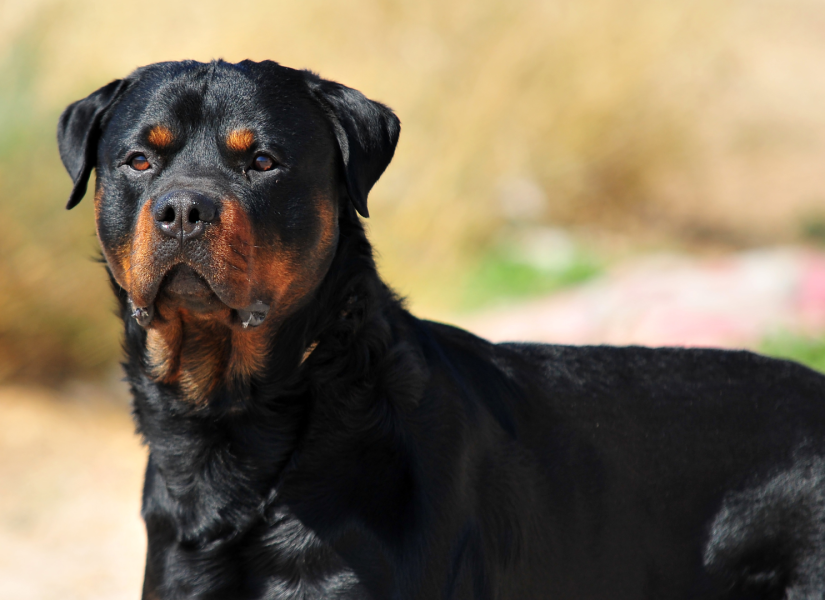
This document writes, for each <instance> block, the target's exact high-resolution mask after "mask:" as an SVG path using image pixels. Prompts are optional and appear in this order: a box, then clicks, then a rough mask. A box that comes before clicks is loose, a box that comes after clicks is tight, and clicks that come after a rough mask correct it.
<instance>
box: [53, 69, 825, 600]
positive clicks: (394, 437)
mask: <svg viewBox="0 0 825 600" xmlns="http://www.w3.org/2000/svg"><path fill="white" fill-rule="evenodd" d="M398 136H399V121H398V119H397V118H396V116H395V115H394V114H393V112H392V111H391V110H390V109H389V108H387V107H386V106H384V105H382V104H380V103H378V102H374V101H371V100H368V99H367V98H365V97H364V96H363V95H362V94H361V93H359V92H357V91H355V90H353V89H350V88H347V87H345V86H343V85H340V84H338V83H334V82H332V81H327V80H324V79H322V78H320V77H319V76H317V75H315V74H314V73H312V72H309V71H301V70H293V69H289V68H286V67H283V66H280V65H278V64H277V63H274V62H259V63H256V62H249V61H245V62H241V63H238V64H229V63H226V62H223V61H216V62H211V63H209V64H204V63H198V62H190V61H186V62H169V63H162V64H155V65H150V66H147V67H144V68H140V69H138V70H137V71H135V72H134V73H132V74H131V75H129V76H128V77H126V78H125V79H122V80H117V81H113V82H112V83H110V84H108V85H106V86H104V87H102V88H100V89H99V90H97V91H96V92H94V93H92V94H91V95H90V96H88V97H87V98H85V99H83V100H80V101H78V102H75V103H74V104H72V105H71V106H69V107H68V108H67V109H66V111H65V112H64V113H63V115H62V117H61V118H60V123H59V130H58V141H59V147H60V155H61V157H62V160H63V163H64V164H65V166H66V168H67V169H68V171H69V173H70V175H71V177H72V179H73V180H74V189H73V190H72V192H71V196H70V200H69V208H71V207H72V206H74V205H75V204H77V203H78V202H79V201H80V200H81V198H82V197H83V195H84V193H85V191H86V186H87V181H88V179H89V175H90V173H91V171H92V169H93V168H94V169H96V171H97V175H96V184H95V195H94V202H95V215H96V227H97V235H98V238H99V240H100V244H101V247H102V249H103V256H104V258H105V262H106V265H107V267H108V270H109V273H110V275H111V281H112V286H113V288H114V291H115V293H116V295H117V298H118V300H119V311H120V314H121V316H122V318H123V323H124V327H125V337H124V347H125V353H126V356H127V359H126V362H125V370H126V373H127V377H128V380H129V382H130V384H131V389H132V393H133V395H134V416H135V419H136V422H137V425H138V429H139V431H140V433H141V434H142V436H143V439H144V440H145V442H146V444H147V445H148V447H149V451H150V452H149V461H148V466H147V469H146V479H145V488H144V492H143V509H142V515H143V518H144V520H145V522H146V529H147V534H148V555H147V559H146V573H145V583H144V587H143V598H144V599H145V600H150V599H153V600H173V599H175V600H177V599H184V598H198V599H228V598H231V599H253V598H267V599H274V598H338V599H344V598H347V599H354V598H372V599H384V598H391V599H398V600H401V599H413V598H417V599H428V600H429V599H432V598H456V599H458V598H462V599H463V598H478V599H490V600H493V599H497V600H501V599H518V600H525V599H527V598H548V599H552V600H573V599H575V600H582V599H605V600H607V599H609V600H619V599H656V600H663V599H683V598H684V599H687V598H704V599H756V598H761V599H776V600H779V599H782V598H785V599H788V600H797V599H803V598H805V599H814V598H819V599H821V598H823V597H825V377H823V376H821V375H819V374H817V373H815V372H813V371H811V370H809V369H807V368H804V367H802V366H800V365H797V364H794V363H791V362H784V361H779V360H772V359H768V358H764V357H761V356H758V355H755V354H750V353H748V352H725V351H717V350H688V349H649V348H640V347H635V348H615V347H601V346H600V347H567V346H553V345H539V344H519V343H511V344H492V343H489V342H487V341H485V340H482V339H479V338H477V337H475V336H473V335H471V334H470V333H467V332H465V331H462V330H459V329H456V328H453V327H450V326H447V325H442V324H438V323H433V322H427V321H422V320H419V319H416V318H415V317H413V316H412V315H411V314H410V313H408V312H407V311H406V310H405V308H404V306H403V303H402V302H401V301H400V300H399V298H398V297H397V296H396V295H395V294H394V293H393V292H392V290H391V289H390V288H388V287H387V285H385V284H384V283H383V282H382V280H381V279H380V277H379V276H378V274H377V272H376V267H375V263H374V262H373V256H372V251H371V247H370V244H369V242H368V241H367V238H366V236H365V234H364V229H363V226H362V222H361V217H367V214H368V209H367V195H368V193H369V191H370V189H371V188H372V186H373V184H375V182H376V180H377V179H378V178H379V177H380V176H381V174H382V173H383V171H384V169H385V168H386V167H387V165H388V164H389V162H390V159H391V158H392V156H393V153H394V150H395V146H396V142H397V141H398ZM359 215H360V217H359Z"/></svg>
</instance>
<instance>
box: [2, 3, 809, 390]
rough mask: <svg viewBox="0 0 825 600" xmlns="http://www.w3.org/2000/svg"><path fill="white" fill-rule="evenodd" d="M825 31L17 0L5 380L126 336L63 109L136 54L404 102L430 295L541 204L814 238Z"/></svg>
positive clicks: (404, 279)
mask: <svg viewBox="0 0 825 600" xmlns="http://www.w3.org/2000/svg"><path fill="white" fill-rule="evenodd" d="M142 8H145V10H146V14H142V13H141V9H142ZM150 13H151V14H150ZM823 28H825V7H823V6H822V4H821V3H818V2H815V1H813V0H781V1H780V0H763V1H761V2H753V1H751V0H714V1H711V0H696V1H694V2H661V1H660V0H488V1H478V0H441V1H438V2H435V1H423V2H402V1H400V0H396V1H384V0H351V1H350V2H343V3H332V2H322V1H321V0H303V1H302V2H280V3H258V4H254V5H248V6H244V7H243V8H242V9H241V8H237V7H230V6H229V5H227V4H226V3H223V2H218V1H217V0H203V1H202V2H199V3H198V4H197V5H195V4H192V3H191V2H187V3H184V2H166V3H163V4H162V7H161V6H160V5H159V6H154V5H153V6H151V7H136V6H134V5H127V4H123V5H121V4H118V3H111V2H104V1H102V0H73V1H72V2H68V1H65V0H38V1H33V0H5V2H4V3H0V379H10V378H16V379H20V378H33V377H36V378H44V377H45V378H50V379H52V380H60V379H62V378H66V377H69V376H72V377H76V376H81V375H88V374H92V373H94V372H96V371H99V370H100V369H104V368H107V367H108V366H110V365H111V364H112V362H113V360H114V358H115V357H116V356H117V354H118V349H117V329H118V326H117V323H116V322H115V319H114V318H113V317H112V316H111V315H110V310H109V309H110V307H111V306H112V301H111V298H110V294H109V293H108V291H107V290H106V281H105V277H104V275H103V272H102V269H101V268H100V266H99V265H96V264H94V263H93V262H92V261H91V260H90V258H91V257H93V256H94V255H95V253H96V250H95V241H94V237H93V235H92V225H91V223H92V215H91V210H90V205H91V202H88V201H87V202H84V203H83V204H81V206H80V207H79V209H78V210H77V211H76V212H73V213H69V214H66V213H64V212H63V211H62V209H61V205H62V204H63V202H64V201H65V198H66V197H67V195H68V190H69V180H68V177H67V175H66V174H65V173H64V171H63V169H62V167H61V166H60V163H59V159H58V157H57V153H56V150H55V144H54V126H55V122H56V118H57V115H58V114H59V111H60V110H61V109H62V107H63V106H65V104H66V103H68V102H70V101H72V100H74V99H76V98H78V97H80V96H81V95H84V94H86V93H88V92H90V91H91V90H93V89H95V88H96V87H98V86H100V85H103V84H104V83H106V82H108V81H109V80H111V79H113V78H115V77H118V76H121V75H123V74H125V73H127V72H129V71H130V70H131V69H132V68H134V67H136V66H139V65H142V64H146V63H149V62H154V61H160V60H171V59H182V58H194V59H198V60H209V59H212V58H216V57H223V58H225V59H227V60H231V61H235V60H240V59H243V58H252V59H266V58H269V59H274V60H277V61H279V62H281V63H282V64H285V65H288V66H293V67H309V68H312V69H313V70H316V71H318V72H320V73H321V74H322V75H323V76H325V77H328V78H331V79H335V80H338V81H341V82H343V83H346V84H348V85H351V86H353V87H355V88H358V89H360V90H362V91H363V92H364V93H366V94H367V95H368V96H370V97H371V98H375V99H379V100H381V101H384V102H386V103H387V104H389V105H390V106H392V107H393V108H394V109H395V110H396V111H397V112H398V114H399V115H400V116H401V119H402V122H403V134H402V136H401V143H400V145H399V148H398V152H397V155H396V160H395V161H394V163H393V165H392V166H391V168H390V169H389V171H388V172H387V173H386V175H385V176H384V178H383V179H382V181H381V182H380V183H379V184H378V185H377V187H376V189H375V191H374V193H373V195H372V198H371V209H370V212H371V214H372V215H373V217H372V219H371V220H370V222H369V223H370V226H371V229H372V237H373V240H374V241H375V243H376V245H377V248H378V250H379V252H380V261H381V268H382V270H383V272H384V274H385V275H386V276H387V278H388V279H389V280H390V281H391V282H393V283H394V284H395V285H396V286H397V287H398V288H399V289H400V290H401V291H402V292H403V293H407V294H410V295H411V299H412V303H413V305H414V306H415V307H416V308H419V309H423V310H424V311H425V312H426V311H427V310H428V309H431V308H438V307H441V308H443V307H445V306H450V304H451V303H452V302H454V300H455V298H457V297H458V296H459V295H460V290H461V286H462V284H463V278H462V277H463V274H464V273H466V272H467V270H468V268H469V267H470V266H472V264H473V263H474V261H477V260H478V257H479V256H481V255H483V251H484V249H485V248H487V247H489V246H490V244H492V243H493V242H494V241H495V240H496V239H497V235H498V234H499V233H500V232H501V231H502V230H503V229H507V228H511V229H512V228H517V227H520V226H524V222H527V223H528V224H533V225H535V224H542V225H547V226H553V227H559V226H561V227H566V228H569V229H570V230H571V231H574V232H575V233H576V235H578V236H580V237H581V238H582V239H584V240H586V241H587V242H588V243H593V244H596V245H598V244H600V243H602V242H601V241H600V240H604V239H608V240H620V241H621V242H622V243H621V244H620V246H621V247H636V246H638V245H640V244H641V245H645V244H648V245H650V244H654V245H656V244H660V245H661V244H677V245H678V244H689V245H692V246H693V247H696V245H697V244H704V243H705V242H707V241H709V240H710V241H713V243H714V244H724V245H748V244H756V243H775V242H785V241H789V240H794V239H796V237H797V236H798V232H799V230H800V224H801V223H802V222H803V221H804V220H806V219H807V220H808V221H811V220H813V222H816V220H817V219H822V218H823V217H822V216H823V214H825V213H823V212H822V201H823V198H825V175H823V172H825V171H823V169H822V168H821V167H820V166H819V162H820V160H821V158H822V157H823V148H825V134H824V133H823V132H824V131H825V127H823V118H825V115H824V114H823V111H822V110H821V108H820V107H821V106H823V105H825V102H823V100H825V74H824V73H823V72H822V69H821V68H820V65H821V64H822V62H823V61H822V58H823V56H822V55H823V52H824V51H825V42H823V40H825V36H823V35H822V33H823V31H822V30H823ZM806 222H807V221H806ZM809 229H811V228H810V227H809ZM811 230H816V227H813V229H811ZM594 232H595V233H594ZM605 243H606V242H605ZM611 243H612V242H611ZM608 246H609V245H608ZM609 247H610V248H612V247H613V246H609Z"/></svg>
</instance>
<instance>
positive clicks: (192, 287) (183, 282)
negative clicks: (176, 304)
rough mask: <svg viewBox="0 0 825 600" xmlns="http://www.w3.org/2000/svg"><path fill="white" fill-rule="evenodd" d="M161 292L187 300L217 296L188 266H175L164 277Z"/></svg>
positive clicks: (202, 278)
mask: <svg viewBox="0 0 825 600" xmlns="http://www.w3.org/2000/svg"><path fill="white" fill-rule="evenodd" d="M160 291H163V292H165V293H167V294H171V295H173V296H182V297H186V298H190V297H194V298H206V297H208V296H217V295H216V294H215V292H214V291H213V290H212V287H211V286H210V285H209V283H208V282H207V281H206V279H205V278H204V277H203V276H202V275H201V274H200V273H198V272H197V271H195V269H193V268H192V267H190V266H188V265H183V264H179V265H175V266H174V267H172V268H171V269H170V270H169V272H168V273H167V274H166V275H165V276H164V278H163V281H162V282H161V284H160Z"/></svg>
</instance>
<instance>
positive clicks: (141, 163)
mask: <svg viewBox="0 0 825 600" xmlns="http://www.w3.org/2000/svg"><path fill="white" fill-rule="evenodd" d="M129 166H130V167H132V168H133V169H134V170H135V171H145V170H146V169H148V168H149V167H151V166H152V165H150V164H149V159H148V158H146V157H145V156H144V155H143V154H136V155H135V156H133V157H132V160H130V161H129Z"/></svg>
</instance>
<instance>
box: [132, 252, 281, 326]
mask: <svg viewBox="0 0 825 600" xmlns="http://www.w3.org/2000/svg"><path fill="white" fill-rule="evenodd" d="M156 281H157V283H156V284H155V285H154V286H153V287H154V289H153V290H152V293H151V298H149V299H148V304H147V305H146V306H138V304H136V303H135V302H134V301H133V300H132V299H131V298H130V302H131V304H132V309H133V316H134V317H135V318H136V319H137V320H138V322H139V323H140V322H141V321H143V323H142V325H143V326H144V327H145V326H147V325H148V324H149V323H150V322H151V320H152V318H153V315H154V304H155V302H156V301H157V300H158V298H159V297H161V296H162V297H164V298H166V299H169V300H172V301H173V302H179V303H181V304H184V305H186V307H187V308H190V309H193V310H196V311H200V312H212V311H214V310H215V309H220V308H221V307H224V308H229V309H231V310H232V312H233V313H234V314H235V317H234V318H233V321H234V323H235V325H238V326H241V327H243V328H244V329H246V328H247V327H250V326H251V327H257V326H258V325H260V324H261V323H263V321H264V319H266V316H267V314H268V313H269V308H270V306H269V304H267V303H266V302H264V301H262V300H256V301H254V302H252V303H251V304H249V305H242V306H241V305H238V304H237V303H236V302H232V301H231V300H230V299H228V298H225V297H224V296H223V295H222V294H221V292H220V288H218V289H215V288H214V287H213V286H212V284H211V283H210V281H209V277H207V276H205V275H204V274H203V273H201V272H200V271H199V270H197V269H196V268H193V267H192V266H190V265H188V264H186V263H183V262H180V263H176V264H174V265H172V266H171V267H170V268H169V269H168V270H167V271H166V272H165V273H164V274H163V275H161V276H160V277H159V278H158V279H157V280H156Z"/></svg>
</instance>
